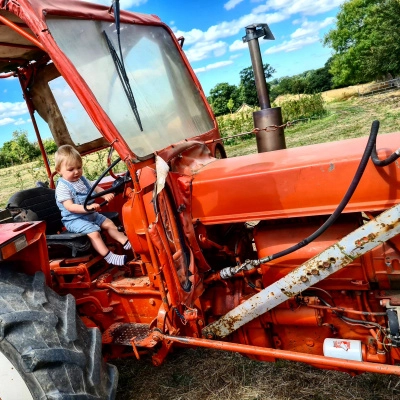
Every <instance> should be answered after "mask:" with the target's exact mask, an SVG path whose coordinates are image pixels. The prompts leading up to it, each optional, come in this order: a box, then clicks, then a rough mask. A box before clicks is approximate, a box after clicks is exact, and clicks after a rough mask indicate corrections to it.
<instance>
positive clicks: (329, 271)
mask: <svg viewBox="0 0 400 400" xmlns="http://www.w3.org/2000/svg"><path fill="white" fill-rule="evenodd" d="M10 77H16V78H18V79H19V82H20V83H21V88H22V92H23V95H24V98H25V100H26V103H27V106H28V109H29V112H30V114H31V117H32V121H33V125H34V127H35V130H36V133H37V137H38V143H39V145H40V147H41V149H42V153H43V159H44V162H45V165H46V169H47V173H48V177H49V182H50V187H36V188H32V189H27V190H23V191H20V192H18V193H16V194H15V195H13V196H12V197H11V199H10V200H9V204H8V206H7V209H6V210H5V211H2V213H1V219H2V222H4V224H2V225H1V227H0V383H1V384H0V398H1V399H2V400H10V399H13V400H15V399H18V400H22V399H35V400H37V399H58V400H67V399H113V398H114V397H115V393H116V386H117V376H118V373H117V371H116V369H115V367H113V366H112V365H110V364H106V363H105V362H104V360H106V361H107V360H112V359H115V358H120V357H129V356H130V357H133V358H139V357H140V356H141V355H142V354H150V355H151V357H152V361H153V363H154V365H160V364H161V363H162V362H163V360H164V359H165V358H166V357H167V355H168V353H169V351H170V350H171V348H173V347H174V346H178V345H179V346H182V345H183V346H202V347H208V348H213V349H224V350H227V351H235V352H240V353H241V354H243V355H247V356H249V357H253V358H256V359H258V360H262V361H275V360H276V359H279V358H282V359H288V360H296V361H302V362H305V363H308V364H311V365H314V366H316V367H320V368H330V369H336V370H339V371H344V372H351V373H356V372H364V371H369V372H376V373H385V374H397V375H400V367H399V366H398V364H399V363H400V351H399V350H398V349H399V346H400V330H399V312H400V308H399V307H400V238H399V236H398V233H399V231H400V208H399V207H400V206H399V205H397V203H398V202H399V182H400V172H399V165H398V164H397V161H396V160H397V158H398V156H399V154H400V153H399V152H398V151H395V152H393V150H394V148H393V146H394V145H395V144H396V143H397V142H398V141H400V134H391V135H384V136H380V137H379V138H378V140H377V133H378V123H374V124H373V126H372V129H371V134H370V137H369V138H360V139H354V140H349V141H346V142H337V143H327V144H321V145H314V146H308V147H302V148H294V149H287V150H286V149H282V150H277V151H272V152H264V153H260V154H253V155H248V156H243V157H237V158H226V157H225V152H224V148H223V146H222V145H221V144H220V142H219V141H218V140H216V139H218V138H219V133H218V128H217V124H216V121H215V118H214V116H213V114H212V112H211V109H210V107H209V106H208V104H207V101H206V99H205V96H204V93H203V91H202V89H201V86H200V84H199V82H198V80H197V78H196V77H195V75H194V73H193V71H192V69H191V68H190V66H189V64H188V61H187V59H186V57H185V55H184V53H183V51H182V49H181V46H180V43H179V42H178V41H177V39H176V38H175V37H174V35H173V33H172V32H171V30H170V29H169V28H168V27H167V26H166V25H165V24H163V23H162V22H161V21H160V20H159V19H158V18H157V17H155V16H147V15H143V14H135V13H129V12H124V11H120V10H119V8H118V2H114V6H113V7H111V8H108V7H104V6H101V5H94V4H90V3H87V2H81V1H77V0H70V1H68V2H67V3H65V2H61V1H60V0H12V1H11V0H0V78H10ZM66 96H67V99H68V101H64V100H65V99H66ZM36 113H37V114H39V115H40V116H41V118H42V119H43V120H44V121H46V123H47V124H48V126H49V129H50V131H51V133H52V135H53V137H54V140H55V142H56V144H57V145H58V146H61V145H64V144H69V145H72V146H74V147H75V148H76V149H77V150H78V151H79V152H80V154H82V155H85V154H90V153H92V152H94V151H97V150H99V149H106V148H109V149H111V150H113V149H114V150H115V151H116V152H117V153H118V158H117V159H116V160H115V161H112V157H111V156H110V157H109V160H110V162H109V167H108V168H107V170H106V171H104V173H103V174H102V176H100V177H99V179H98V181H97V182H96V183H95V186H94V187H101V189H102V190H103V192H102V193H111V192H113V193H116V196H115V198H114V199H113V200H112V201H111V203H110V204H108V205H106V206H104V207H103V211H105V212H108V213H109V216H110V218H113V219H114V220H115V221H117V222H116V223H117V224H118V225H120V226H121V230H124V231H125V232H126V235H127V236H128V238H129V241H130V242H131V244H132V246H133V248H134V253H133V254H132V252H130V251H128V252H126V255H127V256H128V257H129V258H128V260H129V261H128V263H127V264H126V265H123V266H122V267H116V266H112V265H109V264H107V263H106V262H105V261H104V259H103V258H102V257H101V256H100V255H99V254H97V253H96V252H95V251H94V250H93V249H92V248H91V247H90V243H89V242H88V238H87V237H86V236H85V235H79V234H72V233H70V232H68V231H66V230H65V229H64V228H63V226H62V224H61V217H60V213H59V209H58V207H57V205H56V203H55V197H54V176H55V171H52V168H51V165H50V163H49V162H48V157H47V155H46V153H45V151H44V148H43V145H42V142H41V136H40V132H39V129H38V124H36V120H35V114H36ZM377 144H378V146H377ZM377 147H378V149H379V154H378V153H377ZM118 162H120V163H123V164H124V165H125V171H126V172H125V173H116V172H115V171H113V169H115V166H116V164H117V163H118ZM99 194H100V195H101V193H92V194H90V195H88V198H87V201H90V200H91V199H93V198H95V197H96V196H97V195H99ZM118 221H120V222H118ZM105 240H106V242H107V245H108V247H109V248H110V249H116V251H117V252H119V253H121V252H123V251H124V250H123V249H122V247H121V246H120V245H119V243H115V242H114V241H113V240H112V239H111V238H109V237H106V238H105Z"/></svg>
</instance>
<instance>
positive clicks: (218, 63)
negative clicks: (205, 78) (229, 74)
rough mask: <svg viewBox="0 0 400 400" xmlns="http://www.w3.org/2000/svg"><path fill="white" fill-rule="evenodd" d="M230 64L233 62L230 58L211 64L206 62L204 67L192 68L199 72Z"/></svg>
mask: <svg viewBox="0 0 400 400" xmlns="http://www.w3.org/2000/svg"><path fill="white" fill-rule="evenodd" d="M231 64H233V61H231V60H227V61H219V62H216V63H213V64H208V65H206V66H205V67H201V68H196V69H195V70H194V72H195V73H196V74H198V73H199V72H205V71H209V70H210V69H216V68H222V67H226V66H227V65H231Z"/></svg>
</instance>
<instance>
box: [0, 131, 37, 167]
mask: <svg viewBox="0 0 400 400" xmlns="http://www.w3.org/2000/svg"><path fill="white" fill-rule="evenodd" d="M0 153H1V157H0V164H1V165H2V166H7V165H8V164H11V165H13V164H22V163H25V162H29V161H33V160H34V159H35V158H37V157H38V156H39V155H40V149H39V146H38V145H37V144H35V143H31V142H30V141H29V139H28V132H27V131H22V130H20V131H14V132H13V139H12V140H9V141H8V142H5V143H3V146H2V147H1V149H0Z"/></svg>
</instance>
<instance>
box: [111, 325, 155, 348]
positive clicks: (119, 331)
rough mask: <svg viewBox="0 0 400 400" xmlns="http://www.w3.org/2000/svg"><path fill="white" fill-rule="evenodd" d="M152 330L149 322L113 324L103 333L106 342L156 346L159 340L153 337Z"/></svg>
mask: <svg viewBox="0 0 400 400" xmlns="http://www.w3.org/2000/svg"><path fill="white" fill-rule="evenodd" d="M151 334H152V331H151V330H150V325H148V324H124V323H116V324H113V325H111V326H110V327H109V328H108V329H107V330H106V331H105V332H104V333H103V343H104V344H119V345H123V346H133V345H134V346H139V347H154V346H155V345H156V344H157V342H156V341H154V340H153V339H152V337H151Z"/></svg>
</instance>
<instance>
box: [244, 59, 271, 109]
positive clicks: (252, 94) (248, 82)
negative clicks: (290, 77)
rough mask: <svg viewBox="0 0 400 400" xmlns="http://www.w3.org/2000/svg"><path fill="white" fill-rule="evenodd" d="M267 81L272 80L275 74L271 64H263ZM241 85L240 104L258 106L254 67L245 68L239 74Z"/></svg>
mask: <svg viewBox="0 0 400 400" xmlns="http://www.w3.org/2000/svg"><path fill="white" fill-rule="evenodd" d="M263 69H264V76H265V79H268V78H271V76H272V74H273V73H275V72H276V71H275V69H274V68H272V67H271V66H270V65H269V64H263ZM239 76H240V84H239V101H240V103H242V104H243V103H246V104H248V105H250V106H258V104H259V102H258V97H257V88H256V81H255V79H254V72H253V68H252V67H247V68H244V69H242V70H241V71H240V73H239Z"/></svg>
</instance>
